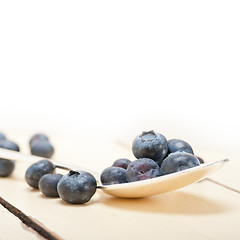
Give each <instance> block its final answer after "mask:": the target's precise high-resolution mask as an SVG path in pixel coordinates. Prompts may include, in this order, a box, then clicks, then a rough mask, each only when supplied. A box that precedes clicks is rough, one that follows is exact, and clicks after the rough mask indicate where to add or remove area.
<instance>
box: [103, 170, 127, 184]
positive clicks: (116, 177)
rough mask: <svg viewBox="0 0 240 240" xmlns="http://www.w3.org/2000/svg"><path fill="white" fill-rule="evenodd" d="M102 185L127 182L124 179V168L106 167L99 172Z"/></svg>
mask: <svg viewBox="0 0 240 240" xmlns="http://www.w3.org/2000/svg"><path fill="white" fill-rule="evenodd" d="M101 182H102V184H103V185H110V184H118V183H126V182H128V181H127V179H126V169H124V168H122V167H108V168H105V169H104V170H103V171H102V173H101Z"/></svg>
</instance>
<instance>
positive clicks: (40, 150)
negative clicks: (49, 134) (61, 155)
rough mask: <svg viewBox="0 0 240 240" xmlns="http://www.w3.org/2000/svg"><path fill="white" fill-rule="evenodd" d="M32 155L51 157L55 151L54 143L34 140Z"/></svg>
mask: <svg viewBox="0 0 240 240" xmlns="http://www.w3.org/2000/svg"><path fill="white" fill-rule="evenodd" d="M31 153H32V155H35V156H39V157H44V158H51V157H52V155H53V153H54V147H53V145H52V144H51V143H50V142H48V141H34V142H33V143H32V144H31Z"/></svg>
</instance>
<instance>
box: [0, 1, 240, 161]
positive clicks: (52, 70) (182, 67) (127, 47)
mask: <svg viewBox="0 0 240 240" xmlns="http://www.w3.org/2000/svg"><path fill="white" fill-rule="evenodd" d="M239 13H240V6H239V1H229V0H228V1H211V0H207V1H170V0H169V1H149V0H148V1H131V0H127V1H113V0H111V1H49V0H48V1H32V0H31V1H24V0H22V1H11V0H7V1H0V129H1V131H3V132H4V131H5V133H6V134H11V137H12V138H14V132H21V131H26V132H27V131H29V132H30V130H29V129H31V131H33V130H34V131H35V130H36V131H38V129H39V130H43V131H44V130H46V129H47V130H49V129H50V130H51V131H53V132H59V133H60V134H69V135H71V134H72V135H79V137H81V132H84V136H85V137H86V135H87V134H89V136H91V138H93V139H94V136H98V137H99V138H102V137H106V136H107V137H109V138H112V139H118V138H124V136H130V135H131V136H133V135H135V134H138V133H140V131H142V130H151V129H154V130H156V131H159V132H161V133H163V134H164V135H165V136H166V137H167V138H172V137H176V138H183V137H185V139H186V138H187V140H189V141H190V140H191V141H193V142H194V143H195V145H196V144H199V145H200V146H202V147H203V148H204V147H209V148H211V149H213V150H216V151H218V150H219V149H221V150H224V148H225V149H226V156H227V155H228V154H229V153H230V152H231V150H232V149H235V150H236V149H238V148H239V141H240V127H239V123H240V116H239V104H240V95H239V84H238V82H239V79H240V69H239V66H240V14H239ZM86 130H87V131H86ZM86 132H87V133H86ZM99 138H97V139H96V138H95V140H94V141H96V142H97V141H99ZM196 139H198V140H196ZM224 157H225V156H224Z"/></svg>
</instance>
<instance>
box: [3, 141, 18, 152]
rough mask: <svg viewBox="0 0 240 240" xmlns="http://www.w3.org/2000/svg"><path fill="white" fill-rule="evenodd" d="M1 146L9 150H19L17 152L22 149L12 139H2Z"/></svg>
mask: <svg viewBox="0 0 240 240" xmlns="http://www.w3.org/2000/svg"><path fill="white" fill-rule="evenodd" d="M0 147H1V148H5V149H8V150H13V151H17V152H19V151H20V148H19V146H18V145H17V144H16V143H15V142H13V141H10V140H3V141H0Z"/></svg>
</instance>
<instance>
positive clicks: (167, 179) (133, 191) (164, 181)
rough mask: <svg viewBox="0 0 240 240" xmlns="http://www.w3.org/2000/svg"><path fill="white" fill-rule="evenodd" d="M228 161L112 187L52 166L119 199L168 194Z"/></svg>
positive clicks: (3, 153) (1, 153)
mask: <svg viewBox="0 0 240 240" xmlns="http://www.w3.org/2000/svg"><path fill="white" fill-rule="evenodd" d="M0 158H5V159H11V160H23V161H31V162H33V161H39V160H41V159H46V158H42V157H38V156H33V155H26V154H23V153H19V152H15V151H11V150H6V149H0ZM49 160H50V159H49ZM50 161H52V160H50ZM228 161H229V160H228V159H224V160H219V161H215V162H209V163H203V164H200V165H199V166H196V167H192V168H188V169H185V170H182V171H179V172H175V173H171V174H167V175H164V176H160V177H156V178H152V179H147V180H142V181H137V182H130V183H121V184H113V185H101V181H100V174H99V173H97V172H94V171H92V170H89V169H86V168H83V167H79V166H66V165H65V164H62V163H57V162H54V164H55V166H56V167H57V168H61V169H65V170H71V169H78V170H84V171H88V172H90V173H91V174H92V175H94V177H95V178H96V180H97V182H98V184H99V185H98V188H99V189H101V190H102V191H103V192H105V193H107V194H109V195H112V196H115V197H121V198H140V197H148V196H153V195H157V194H162V193H166V192H170V191H173V190H177V189H180V188H183V187H185V186H188V185H190V184H192V183H195V182H198V181H200V180H202V179H204V178H206V177H207V176H209V175H210V174H212V173H214V172H215V171H217V170H218V169H220V168H221V167H222V166H223V165H224V164H225V163H226V162H228Z"/></svg>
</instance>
